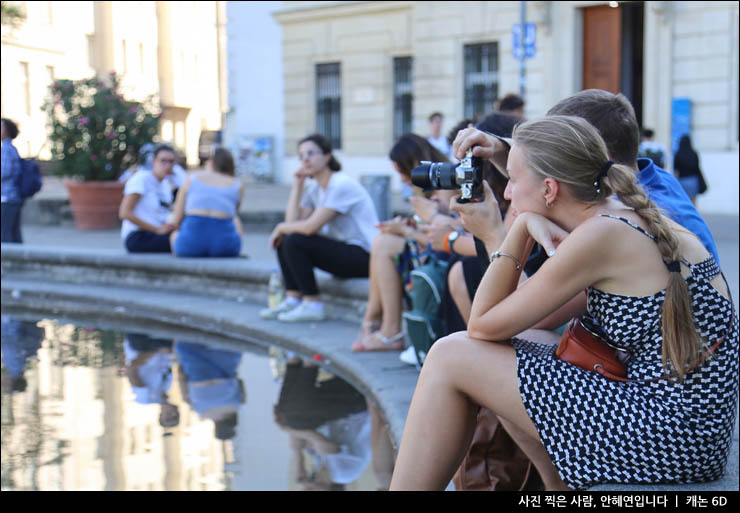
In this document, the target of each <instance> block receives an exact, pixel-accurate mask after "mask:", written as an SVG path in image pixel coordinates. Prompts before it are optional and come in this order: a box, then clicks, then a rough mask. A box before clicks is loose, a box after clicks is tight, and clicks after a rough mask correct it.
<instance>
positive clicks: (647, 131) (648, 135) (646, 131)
mask: <svg viewBox="0 0 740 513" xmlns="http://www.w3.org/2000/svg"><path fill="white" fill-rule="evenodd" d="M640 133H641V135H642V137H646V138H648V139H652V138H653V136H654V135H655V132H653V131H652V129H650V128H643V129H642V131H641V132H640Z"/></svg>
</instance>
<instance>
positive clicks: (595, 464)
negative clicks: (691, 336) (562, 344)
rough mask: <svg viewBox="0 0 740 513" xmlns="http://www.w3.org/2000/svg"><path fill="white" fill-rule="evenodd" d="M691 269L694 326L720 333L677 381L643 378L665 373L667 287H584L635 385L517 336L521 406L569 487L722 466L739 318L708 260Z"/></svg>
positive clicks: (718, 470) (681, 479)
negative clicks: (626, 292) (647, 292)
mask: <svg viewBox="0 0 740 513" xmlns="http://www.w3.org/2000/svg"><path fill="white" fill-rule="evenodd" d="M608 217H612V216H608ZM616 219H620V220H622V221H624V222H626V223H628V224H630V225H631V226H633V227H635V228H637V229H639V230H640V231H641V232H643V233H645V234H646V235H648V236H650V235H649V234H648V233H647V232H645V231H644V230H642V229H641V228H639V227H638V226H637V225H634V224H633V223H631V222H630V221H628V220H626V219H623V218H616ZM650 237H651V238H652V236H650ZM689 269H690V274H689V275H688V276H687V277H686V282H687V284H688V286H689V290H690V292H691V296H692V302H693V311H694V319H695V322H696V325H697V328H698V330H699V333H700V334H701V335H702V337H704V340H705V342H708V345H709V346H711V345H714V343H715V342H716V341H717V340H719V339H720V338H721V337H723V336H725V335H726V338H725V340H724V341H723V342H722V343H721V344H720V345H719V347H718V348H717V349H716V350H715V351H714V353H713V355H712V356H711V357H710V358H709V359H707V360H706V361H705V362H704V363H703V364H702V365H701V366H700V367H698V368H696V369H694V370H693V371H692V372H690V373H689V374H688V375H687V376H686V378H685V380H684V382H683V383H682V384H677V383H676V382H675V380H670V381H669V380H667V379H658V380H656V381H649V382H645V381H644V380H649V379H652V378H659V377H661V376H663V375H664V370H663V365H662V362H661V345H662V342H663V337H662V334H661V306H662V304H663V298H664V297H665V291H661V292H658V293H656V294H653V295H652V296H639V297H634V296H621V295H616V294H609V293H607V292H603V291H600V290H597V289H594V288H589V289H588V315H590V316H592V317H593V319H594V320H595V321H596V322H597V323H598V324H599V325H601V326H602V328H603V329H604V331H605V333H606V335H607V337H608V339H609V340H610V342H611V343H613V344H614V345H615V346H617V347H619V348H620V349H626V350H627V351H629V352H630V353H631V356H630V358H629V360H628V361H627V363H626V368H627V374H628V378H630V379H632V380H635V381H634V382H630V383H623V382H617V381H612V380H609V379H606V378H604V377H602V376H601V375H599V374H597V373H595V372H590V371H586V370H582V369H580V368H578V367H576V366H574V365H571V364H568V363H565V362H563V361H560V360H557V359H555V358H554V352H555V346H545V345H542V344H536V343H533V342H529V341H527V340H522V339H516V338H515V339H514V340H513V344H514V348H515V349H516V355H517V362H518V363H517V365H518V371H517V372H518V376H519V391H520V393H521V395H522V400H523V402H524V406H525V408H526V410H527V413H528V415H529V417H530V418H531V419H532V421H533V422H534V425H535V426H536V428H537V431H538V432H539V435H540V438H541V440H542V443H543V444H544V446H545V449H546V450H547V452H548V453H549V455H550V458H551V459H552V462H553V464H554V465H555V467H556V468H557V469H558V472H559V474H560V477H561V478H562V479H563V481H565V483H566V484H567V485H568V486H569V487H571V488H573V489H584V488H589V487H592V486H594V485H597V484H600V483H608V482H612V483H696V482H703V481H711V480H714V479H718V478H720V477H721V476H722V474H723V473H724V470H725V466H726V464H727V458H728V453H729V450H730V443H731V440H732V430H733V427H734V423H735V422H734V421H735V415H736V413H737V412H736V405H737V397H738V396H737V394H738V321H737V318H736V317H734V316H733V310H734V307H733V305H732V302H731V301H730V300H728V299H727V298H725V297H723V296H722V295H721V294H720V293H719V292H717V290H716V289H714V287H712V285H711V284H710V283H709V281H710V280H711V279H712V278H714V277H715V276H717V275H718V274H719V273H720V270H719V267H718V266H717V264H716V261H715V259H714V257H713V256H711V257H710V258H708V259H706V260H704V261H702V262H700V263H697V264H693V265H689ZM731 320H732V324H731V325H730V321H731ZM641 380H643V382H641Z"/></svg>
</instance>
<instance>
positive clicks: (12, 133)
mask: <svg viewBox="0 0 740 513" xmlns="http://www.w3.org/2000/svg"><path fill="white" fill-rule="evenodd" d="M2 123H3V125H5V131H6V132H7V134H8V137H10V138H11V139H15V138H16V137H18V125H16V124H15V121H12V120H10V119H8V118H2Z"/></svg>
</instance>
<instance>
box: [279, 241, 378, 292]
mask: <svg viewBox="0 0 740 513" xmlns="http://www.w3.org/2000/svg"><path fill="white" fill-rule="evenodd" d="M277 254H278V260H279V261H280V269H281V270H282V272H283V281H284V282H285V290H297V291H299V292H300V293H301V294H302V295H304V296H316V295H318V293H319V289H318V287H317V286H316V277H315V276H314V273H313V269H314V267H318V268H319V269H321V270H322V271H326V272H328V273H331V274H333V275H334V276H336V277H338V278H367V277H368V276H369V275H370V253H368V252H367V251H365V250H364V249H363V248H361V247H360V246H355V245H353V244H347V243H344V242H339V241H336V240H333V239H329V238H326V237H321V236H320V235H300V234H298V233H291V234H290V235H286V236H284V237H283V240H282V241H281V242H280V245H279V246H278V248H277Z"/></svg>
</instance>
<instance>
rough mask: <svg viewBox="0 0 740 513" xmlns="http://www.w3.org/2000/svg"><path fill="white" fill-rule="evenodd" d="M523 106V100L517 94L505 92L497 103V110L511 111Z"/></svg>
mask: <svg viewBox="0 0 740 513" xmlns="http://www.w3.org/2000/svg"><path fill="white" fill-rule="evenodd" d="M522 107H524V100H523V99H522V97H521V96H519V95H518V94H513V93H512V94H507V95H506V96H504V97H503V98H501V101H500V102H499V104H498V110H500V111H502V112H511V111H512V110H516V109H521V108H522Z"/></svg>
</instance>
